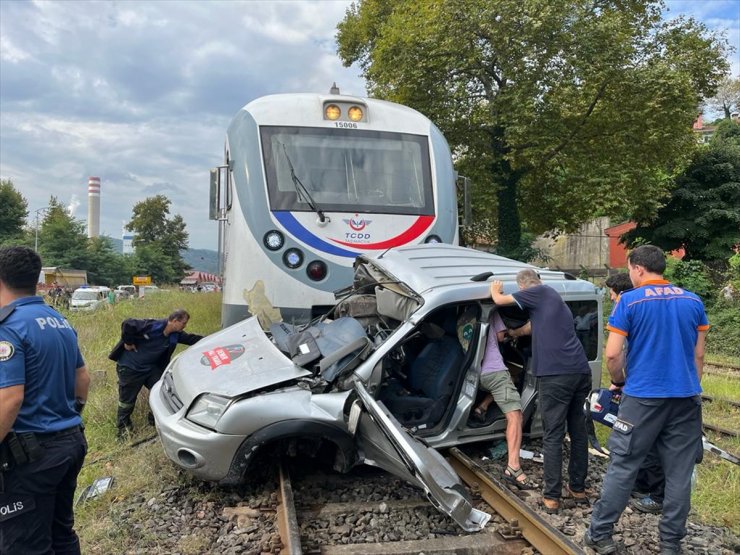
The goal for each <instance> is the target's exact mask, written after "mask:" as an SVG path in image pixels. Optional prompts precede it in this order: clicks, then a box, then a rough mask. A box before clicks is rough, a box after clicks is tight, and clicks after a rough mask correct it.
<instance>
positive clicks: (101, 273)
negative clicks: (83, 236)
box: [84, 237, 134, 287]
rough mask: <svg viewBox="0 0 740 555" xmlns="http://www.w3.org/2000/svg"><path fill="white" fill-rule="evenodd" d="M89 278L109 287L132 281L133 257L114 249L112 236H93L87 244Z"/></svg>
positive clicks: (91, 281)
mask: <svg viewBox="0 0 740 555" xmlns="http://www.w3.org/2000/svg"><path fill="white" fill-rule="evenodd" d="M84 269H85V270H87V278H88V280H89V282H90V283H94V284H96V285H107V286H109V287H111V286H116V285H118V284H122V283H131V276H132V275H133V273H134V272H133V269H132V262H131V257H127V256H125V255H122V254H120V253H118V252H116V251H115V250H114V249H113V243H112V241H111V240H110V237H93V238H92V239H89V240H88V245H87V267H86V268H84Z"/></svg>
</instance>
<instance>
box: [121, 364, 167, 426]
mask: <svg viewBox="0 0 740 555" xmlns="http://www.w3.org/2000/svg"><path fill="white" fill-rule="evenodd" d="M162 372H163V369H161V368H153V369H152V370H150V371H149V372H141V371H136V370H132V369H131V368H128V367H126V366H121V365H120V364H119V365H117V366H116V373H117V374H118V414H117V416H116V426H117V427H118V429H119V430H122V429H123V428H131V427H132V424H131V414H132V413H133V412H134V407H136V398H137V397H138V396H139V391H141V388H142V387H146V388H147V389H151V388H152V386H154V384H155V383H157V382H158V381H159V379H160V378H161V377H162Z"/></svg>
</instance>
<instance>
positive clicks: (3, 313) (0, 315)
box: [0, 305, 15, 324]
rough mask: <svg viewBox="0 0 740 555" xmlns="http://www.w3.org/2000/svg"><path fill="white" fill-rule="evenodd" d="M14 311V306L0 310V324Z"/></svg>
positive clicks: (7, 306)
mask: <svg viewBox="0 0 740 555" xmlns="http://www.w3.org/2000/svg"><path fill="white" fill-rule="evenodd" d="M14 310H15V305H6V306H4V307H3V308H2V309H0V324H2V323H3V321H4V320H5V319H7V317H8V316H10V315H11V314H13V311H14Z"/></svg>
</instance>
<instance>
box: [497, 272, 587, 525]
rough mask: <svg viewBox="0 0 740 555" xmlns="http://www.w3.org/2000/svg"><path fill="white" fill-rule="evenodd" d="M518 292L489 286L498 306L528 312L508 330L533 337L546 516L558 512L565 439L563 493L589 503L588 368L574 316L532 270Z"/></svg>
mask: <svg viewBox="0 0 740 555" xmlns="http://www.w3.org/2000/svg"><path fill="white" fill-rule="evenodd" d="M516 281H517V285H518V286H519V291H517V292H516V293H514V294H512V295H504V294H503V283H502V282H500V281H494V282H493V283H492V284H491V297H492V298H493V302H494V303H496V305H499V306H500V305H509V304H517V305H518V306H519V308H521V309H527V310H528V311H529V317H530V321H529V322H528V323H527V324H525V325H524V326H522V327H521V328H519V329H518V330H511V331H510V334H512V335H515V336H517V335H525V334H531V335H532V365H533V366H532V373H533V374H534V376H536V377H537V381H538V390H539V393H538V395H539V406H540V410H541V412H542V424H543V427H544V436H543V439H542V444H543V451H544V453H543V454H544V482H545V483H544V491H543V505H544V509H545V511H546V512H548V513H556V512H558V511H559V509H560V497H561V495H562V467H563V439H564V437H565V430H566V427H567V429H568V435H569V436H570V462H569V464H568V477H569V483H568V485H567V486H566V488H567V489H566V491H567V495H568V496H569V497H571V498H573V500H575V502H576V503H588V499H587V497H586V491H585V490H586V473H587V472H588V435H587V432H586V423H585V421H584V420H583V408H582V407H583V401H584V399H586V397H588V394H589V393H590V391H591V368H590V367H589V364H588V358H587V357H586V353H585V351H584V350H583V345H582V344H581V342H580V341H579V340H578V337H577V336H576V332H575V328H574V325H573V313H572V312H571V311H570V309H569V308H568V306H567V305H566V304H565V302H564V301H563V299H562V297H561V296H560V294H558V292H557V291H555V289H553V288H552V287H548V286H547V285H543V284H542V282H541V281H540V278H539V276H538V275H537V273H536V272H535V271H534V270H530V269H526V270H522V271H520V272H519V273H518V274H517V276H516Z"/></svg>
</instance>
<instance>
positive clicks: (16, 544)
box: [0, 247, 90, 553]
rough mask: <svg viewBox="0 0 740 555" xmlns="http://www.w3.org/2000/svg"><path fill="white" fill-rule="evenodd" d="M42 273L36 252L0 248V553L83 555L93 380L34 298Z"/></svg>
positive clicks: (68, 336) (66, 334)
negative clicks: (86, 411)
mask: <svg viewBox="0 0 740 555" xmlns="http://www.w3.org/2000/svg"><path fill="white" fill-rule="evenodd" d="M40 273H41V259H40V258H39V256H38V255H37V254H36V253H35V252H34V251H32V250H31V249H28V248H26V247H6V248H2V249H0V553H80V543H79V539H78V537H77V534H76V533H75V531H74V513H73V509H72V506H73V505H72V501H73V497H74V492H75V488H76V487H77V475H78V474H79V472H80V468H82V462H83V460H84V458H85V454H86V452H87V442H86V440H85V436H84V434H83V431H82V426H81V424H82V418H81V417H80V413H81V412H82V408H83V407H84V405H85V401H86V399H87V393H88V389H89V386H90V376H89V374H88V372H87V368H86V367H85V363H84V361H83V360H82V354H81V353H80V349H79V347H78V344H77V334H76V333H75V331H74V330H73V329H72V326H70V325H69V322H68V321H67V320H66V319H65V318H64V317H63V316H62V315H61V314H59V313H58V312H57V311H55V310H54V309H52V308H51V307H49V306H48V305H46V304H45V303H44V301H43V299H42V298H41V297H39V296H36V284H37V282H38V278H39V274H40Z"/></svg>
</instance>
